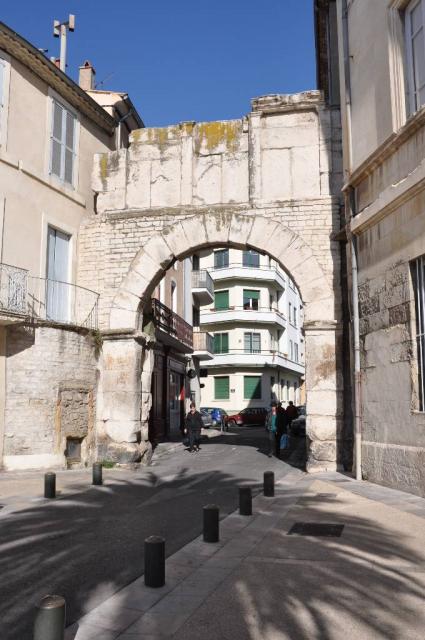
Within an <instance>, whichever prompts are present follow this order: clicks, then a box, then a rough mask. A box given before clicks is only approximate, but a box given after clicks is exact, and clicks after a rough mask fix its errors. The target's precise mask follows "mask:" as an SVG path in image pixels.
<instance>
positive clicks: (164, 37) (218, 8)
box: [0, 0, 316, 126]
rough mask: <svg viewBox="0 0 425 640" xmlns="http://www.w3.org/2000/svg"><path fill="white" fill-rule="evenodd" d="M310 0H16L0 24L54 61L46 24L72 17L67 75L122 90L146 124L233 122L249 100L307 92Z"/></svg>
mask: <svg viewBox="0 0 425 640" xmlns="http://www.w3.org/2000/svg"><path fill="white" fill-rule="evenodd" d="M312 5H313V0H264V1H263V2H262V3H259V2H257V1H255V2H254V0H213V1H212V0H210V1H209V2H207V1H206V0H197V1H195V0H181V1H180V2H177V1H176V0H151V2H147V1H146V0H127V1H126V2H124V1H121V2H117V0H114V1H112V0H60V1H59V2H58V1H57V0H56V1H55V2H53V0H42V1H41V2H34V0H18V1H16V2H7V3H6V2H3V3H2V8H1V12H0V19H1V20H2V21H3V22H5V23H6V24H7V25H8V26H9V27H11V28H12V29H14V30H15V31H17V32H18V33H20V34H21V35H22V36H23V37H24V38H26V39H27V40H29V41H30V42H31V43H32V44H34V45H35V46H37V47H42V48H48V49H49V53H48V54H47V55H49V56H50V55H58V53H59V40H58V39H55V38H53V36H52V23H53V19H54V18H57V19H61V20H63V19H65V18H66V16H67V15H68V14H69V13H74V14H75V15H76V30H75V32H74V33H72V34H70V36H69V40H68V73H69V75H70V76H71V77H72V78H73V79H74V80H76V79H77V75H78V66H79V65H80V64H82V62H83V61H84V60H85V59H89V60H90V61H91V62H92V63H93V64H94V66H95V68H96V80H97V82H102V81H103V84H101V85H100V86H99V87H98V88H100V89H116V90H120V91H127V92H128V93H129V95H130V97H131V99H132V100H133V102H134V104H135V105H136V107H137V108H138V110H139V112H140V114H141V116H142V118H143V119H144V121H145V124H146V125H147V126H161V125H165V124H172V123H175V122H180V121H182V120H196V121H202V120H216V119H217V120H218V119H226V118H237V117H240V116H242V115H244V114H246V113H247V112H248V111H249V110H250V99H251V98H253V97H255V96H259V95H264V94H267V93H292V92H296V91H302V90H304V89H312V88H315V86H316V79H315V66H314V64H315V63H314V33H313V6H312Z"/></svg>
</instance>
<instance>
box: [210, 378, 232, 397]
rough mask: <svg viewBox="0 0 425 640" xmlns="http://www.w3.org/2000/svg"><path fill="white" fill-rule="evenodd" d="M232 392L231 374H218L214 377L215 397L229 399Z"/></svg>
mask: <svg viewBox="0 0 425 640" xmlns="http://www.w3.org/2000/svg"><path fill="white" fill-rule="evenodd" d="M229 392H230V384H229V376H216V377H215V378H214V399H215V400H228V399H229Z"/></svg>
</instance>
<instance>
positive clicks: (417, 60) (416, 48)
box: [412, 29, 425, 91]
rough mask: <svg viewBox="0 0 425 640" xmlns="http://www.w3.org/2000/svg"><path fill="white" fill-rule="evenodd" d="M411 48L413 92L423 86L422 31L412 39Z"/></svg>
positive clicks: (424, 68)
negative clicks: (413, 79)
mask: <svg viewBox="0 0 425 640" xmlns="http://www.w3.org/2000/svg"><path fill="white" fill-rule="evenodd" d="M412 47H413V68H414V78H415V90H416V91H419V90H420V89H421V88H422V87H423V85H424V84H425V41H424V30H423V29H421V30H420V32H419V33H418V35H417V36H415V37H414V38H413V41H412Z"/></svg>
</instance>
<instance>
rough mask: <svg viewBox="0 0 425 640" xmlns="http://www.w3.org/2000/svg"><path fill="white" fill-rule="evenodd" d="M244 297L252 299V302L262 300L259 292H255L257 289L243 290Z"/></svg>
mask: <svg viewBox="0 0 425 640" xmlns="http://www.w3.org/2000/svg"><path fill="white" fill-rule="evenodd" d="M243 297H244V298H251V300H259V299H260V292H259V291H255V289H244V290H243Z"/></svg>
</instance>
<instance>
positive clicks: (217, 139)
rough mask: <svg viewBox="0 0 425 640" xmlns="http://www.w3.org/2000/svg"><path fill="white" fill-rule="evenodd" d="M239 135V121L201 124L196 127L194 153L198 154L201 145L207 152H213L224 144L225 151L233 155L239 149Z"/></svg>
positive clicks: (240, 128)
mask: <svg viewBox="0 0 425 640" xmlns="http://www.w3.org/2000/svg"><path fill="white" fill-rule="evenodd" d="M241 133H242V122H241V121H240V120H229V121H216V122H203V123H201V124H199V125H198V127H197V138H196V141H195V149H196V152H197V153H199V150H200V148H201V146H202V145H204V146H205V147H206V148H207V149H208V151H213V150H214V149H216V148H217V147H218V145H219V144H222V143H224V144H225V147H226V150H227V151H229V152H232V153H234V152H235V151H237V149H238V148H239V140H240V135H241Z"/></svg>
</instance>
